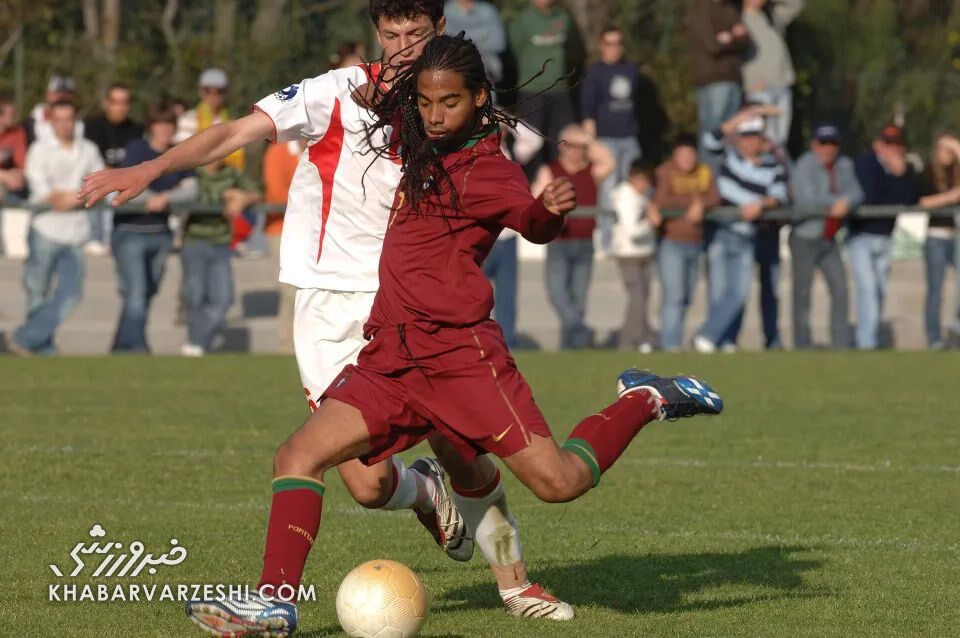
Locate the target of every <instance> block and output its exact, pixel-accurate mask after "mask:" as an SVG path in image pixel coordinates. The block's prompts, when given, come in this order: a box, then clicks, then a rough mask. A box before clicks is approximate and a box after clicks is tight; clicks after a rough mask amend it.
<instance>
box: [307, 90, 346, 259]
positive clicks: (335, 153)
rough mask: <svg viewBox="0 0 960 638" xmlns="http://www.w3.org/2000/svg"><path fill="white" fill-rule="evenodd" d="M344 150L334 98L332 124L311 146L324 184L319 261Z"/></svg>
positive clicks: (311, 152) (314, 163) (313, 160)
mask: <svg viewBox="0 0 960 638" xmlns="http://www.w3.org/2000/svg"><path fill="white" fill-rule="evenodd" d="M342 152H343V121H342V119H341V118H340V100H339V99H334V101H333V112H332V113H331V114H330V126H329V127H327V132H326V133H325V134H324V136H323V138H321V140H320V141H319V142H317V143H316V144H314V145H313V146H311V147H310V163H311V164H313V165H314V166H316V167H317V174H319V175H320V182H321V184H322V185H323V201H322V203H321V205H320V216H321V217H320V219H321V221H320V241H319V245H318V246H317V261H318V262H319V261H320V255H322V254H323V238H324V237H325V236H326V232H327V218H329V217H330V204H331V203H332V202H333V180H334V177H335V176H336V173H337V167H338V166H339V165H340V154H341V153H342Z"/></svg>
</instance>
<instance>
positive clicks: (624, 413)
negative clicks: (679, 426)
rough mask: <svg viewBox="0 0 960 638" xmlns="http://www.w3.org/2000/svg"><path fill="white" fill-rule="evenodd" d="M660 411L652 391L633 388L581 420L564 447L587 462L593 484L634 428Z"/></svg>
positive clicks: (620, 450) (617, 454)
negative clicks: (598, 411)
mask: <svg viewBox="0 0 960 638" xmlns="http://www.w3.org/2000/svg"><path fill="white" fill-rule="evenodd" d="M659 413H660V411H659V407H658V406H657V403H656V399H654V397H653V395H651V394H650V393H649V392H647V391H646V390H636V391H634V392H631V393H630V394H627V395H625V396H624V397H623V398H621V399H619V400H618V401H617V402H616V403H614V404H613V405H611V406H610V407H608V408H606V409H605V410H603V411H602V412H600V413H599V414H594V415H593V416H590V417H587V418H586V419H584V420H583V421H581V422H580V424H579V425H577V427H575V428H574V429H573V432H571V433H570V438H569V439H568V440H567V442H566V443H564V444H563V447H564V449H565V450H567V451H569V452H573V453H574V454H576V455H577V456H579V457H580V458H581V459H582V460H583V462H584V463H586V464H587V467H589V468H590V472H591V473H592V474H593V485H594V487H596V485H597V484H598V483H600V477H601V476H602V475H603V473H604V472H606V471H607V470H608V469H609V468H610V466H611V465H613V464H614V463H615V462H616V460H617V459H618V458H620V455H621V454H623V451H624V450H625V449H627V446H628V445H630V442H631V441H632V440H633V437H635V436H636V435H637V432H639V431H640V430H642V429H643V426H645V425H646V424H647V423H650V421H653V420H655V419H656V418H657V416H658V415H659Z"/></svg>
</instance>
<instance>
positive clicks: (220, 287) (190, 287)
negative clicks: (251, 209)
mask: <svg viewBox="0 0 960 638" xmlns="http://www.w3.org/2000/svg"><path fill="white" fill-rule="evenodd" d="M197 180H198V182H199V186H200V203H202V204H222V205H223V214H222V215H210V214H207V215H200V214H197V215H191V216H190V217H188V218H187V222H186V225H185V227H184V231H183V247H182V248H181V249H180V259H181V262H182V265H183V285H182V286H181V287H180V294H181V295H182V299H181V301H182V303H183V306H184V308H185V309H186V311H187V343H186V344H185V345H184V346H183V348H182V349H181V354H183V355H184V356H193V357H199V356H203V355H204V354H205V353H207V352H209V351H210V350H211V348H212V346H213V341H214V339H215V338H216V337H217V336H218V335H219V334H220V332H221V331H222V330H223V326H224V324H225V323H226V318H227V311H228V310H230V306H232V305H233V270H232V268H231V266H230V238H231V235H232V228H233V220H234V219H235V218H237V217H238V216H240V215H241V214H243V211H244V209H245V208H247V207H248V206H251V205H253V204H255V203H257V202H259V201H260V199H261V195H260V191H259V189H258V188H257V186H256V184H255V183H254V182H253V181H252V180H250V179H249V178H248V177H246V176H245V175H243V173H241V172H240V171H238V170H237V169H236V168H234V167H233V166H229V165H227V164H226V163H225V162H224V161H222V160H220V161H216V162H213V163H212V164H207V165H206V166H203V167H201V168H199V169H197Z"/></svg>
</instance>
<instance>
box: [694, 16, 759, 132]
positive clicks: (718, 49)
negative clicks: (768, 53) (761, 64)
mask: <svg viewBox="0 0 960 638" xmlns="http://www.w3.org/2000/svg"><path fill="white" fill-rule="evenodd" d="M688 20H689V38H690V40H689V46H690V66H691V69H692V71H693V83H694V85H696V87H697V112H698V115H699V120H700V135H701V136H702V135H705V134H709V133H710V132H712V131H715V130H716V129H718V128H719V127H720V125H721V124H722V123H723V122H725V121H727V119H729V118H730V117H732V116H733V115H734V114H735V113H736V112H737V109H739V108H740V103H741V101H742V99H743V89H742V78H741V76H740V64H741V62H742V59H743V58H742V56H743V52H744V50H745V49H746V48H747V45H748V44H749V42H750V38H749V36H748V35H747V29H746V27H745V26H744V25H743V23H742V21H741V16H740V5H739V3H738V2H737V1H736V0H694V2H693V3H692V4H691V5H690V13H689V15H688Z"/></svg>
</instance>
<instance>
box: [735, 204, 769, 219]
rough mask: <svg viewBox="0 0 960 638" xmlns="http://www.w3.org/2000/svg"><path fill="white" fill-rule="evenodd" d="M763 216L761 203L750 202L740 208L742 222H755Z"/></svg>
mask: <svg viewBox="0 0 960 638" xmlns="http://www.w3.org/2000/svg"><path fill="white" fill-rule="evenodd" d="M762 214H763V202H750V203H749V204H744V205H743V206H741V207H740V216H741V217H742V218H743V219H744V221H748V222H755V221H757V220H758V219H760V215H762Z"/></svg>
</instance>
